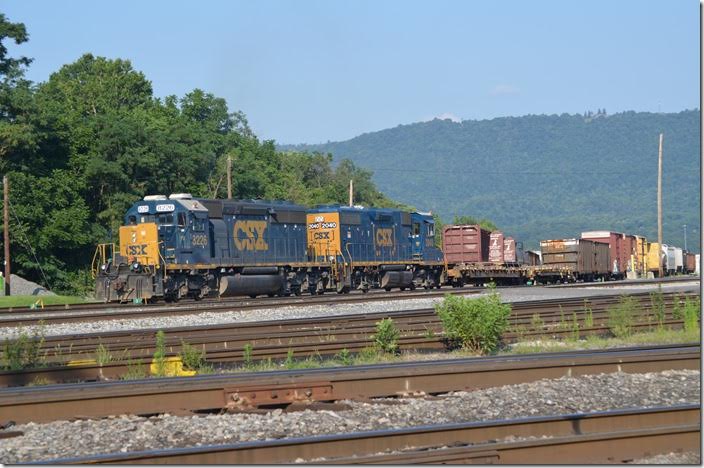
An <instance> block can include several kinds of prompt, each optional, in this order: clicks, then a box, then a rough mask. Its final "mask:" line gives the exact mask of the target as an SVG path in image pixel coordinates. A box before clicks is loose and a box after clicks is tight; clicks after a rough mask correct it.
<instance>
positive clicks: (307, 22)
mask: <svg viewBox="0 0 704 468" xmlns="http://www.w3.org/2000/svg"><path fill="white" fill-rule="evenodd" d="M0 11H1V12H3V13H5V14H6V15H7V16H8V18H9V19H10V20H11V21H13V22H23V23H25V25H26V26H27V28H28V31H29V34H30V41H29V42H28V43H26V44H23V45H21V46H20V47H12V46H11V47H10V50H11V53H13V54H19V53H21V54H23V55H27V56H29V57H33V58H34V63H33V64H32V65H31V66H30V68H29V70H28V73H27V76H28V77H29V78H30V79H32V80H34V81H44V80H46V79H47V78H48V77H49V75H50V74H51V73H52V72H54V71H56V70H58V68H59V67H60V66H61V65H63V64H66V63H70V62H72V61H74V60H76V59H77V58H78V57H79V56H80V55H81V54H83V53H85V52H91V53H93V54H95V55H101V56H106V57H110V58H118V57H119V58H126V59H130V60H131V61H132V64H133V66H134V67H135V68H136V69H137V70H140V71H142V72H144V74H145V75H146V76H147V78H148V79H150V80H151V81H152V83H153V87H154V91H155V94H156V95H157V96H166V95H169V94H176V95H178V96H182V95H184V94H185V93H187V92H188V91H190V90H192V89H193V88H201V89H204V90H206V91H208V92H212V93H213V94H215V95H217V96H220V97H223V98H225V99H226V100H227V102H228V105H229V106H230V108H231V109H232V110H242V111H244V112H245V114H247V116H248V118H249V121H250V125H251V126H252V128H253V129H254V131H255V132H256V133H257V135H259V136H260V137H261V138H263V139H275V140H276V141H277V142H278V143H318V142H324V141H327V140H331V141H336V140H344V139H348V138H351V137H354V136H356V135H359V134H361V133H364V132H370V131H375V130H381V129H384V128H389V127H394V126H396V125H399V124H405V123H411V122H417V121H422V120H428V119H431V118H433V117H435V116H448V117H451V118H459V119H487V118H493V117H500V116H508V115H513V116H517V115H525V114H541V113H548V114H552V113H558V114H559V113H563V112H568V113H581V112H584V111H585V110H594V111H596V109H597V108H606V109H607V111H608V112H610V113H613V112H618V111H623V110H636V111H654V112H657V111H658V110H660V111H662V112H676V111H680V110H683V109H686V108H689V109H692V108H695V107H698V106H699V3H698V2H697V1H695V0H659V1H642V0H639V1H628V0H618V1H616V0H590V1H583V2H579V1H569V0H544V1H537V0H536V1H528V0H499V1H496V0H492V1H489V0H482V1H479V0H474V1H470V0H461V1H430V0H426V1H410V0H403V1H395V0H385V1H378V0H374V1H369V0H357V1H344V2H343V1H332V0H330V1H308V0H296V1H293V0H291V1H268V0H260V1H248V2H242V1H231V0H228V1H203V2H195V1H188V2H186V1H174V0H163V1H162V0H158V1H157V0H154V1H134V0H121V1H120V2H98V1H94V0H93V1H84V0H73V1H39V0H23V1H6V0H1V1H0Z"/></svg>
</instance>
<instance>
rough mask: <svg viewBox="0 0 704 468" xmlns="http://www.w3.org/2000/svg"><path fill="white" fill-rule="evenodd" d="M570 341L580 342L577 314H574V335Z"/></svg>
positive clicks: (572, 334)
mask: <svg viewBox="0 0 704 468" xmlns="http://www.w3.org/2000/svg"><path fill="white" fill-rule="evenodd" d="M570 339H571V340H572V341H579V320H577V312H572V333H571V335H570Z"/></svg>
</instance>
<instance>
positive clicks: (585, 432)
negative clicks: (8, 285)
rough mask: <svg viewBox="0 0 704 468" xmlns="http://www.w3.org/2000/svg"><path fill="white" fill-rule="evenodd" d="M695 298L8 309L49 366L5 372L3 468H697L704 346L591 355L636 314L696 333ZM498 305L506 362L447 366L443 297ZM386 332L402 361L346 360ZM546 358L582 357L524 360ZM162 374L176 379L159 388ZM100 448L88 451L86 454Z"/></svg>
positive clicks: (645, 291) (376, 295)
mask: <svg viewBox="0 0 704 468" xmlns="http://www.w3.org/2000/svg"><path fill="white" fill-rule="evenodd" d="M699 289H700V283H699V278H698V277H694V276H679V277H671V278H663V279H655V280H627V281H610V282H606V283H571V284H556V285H552V286H513V287H510V286H509V287H499V288H497V289H496V290H495V291H496V292H492V290H487V289H486V288H480V287H470V286H464V287H457V288H450V289H447V290H445V291H443V290H440V291H435V290H415V291H403V292H398V293H389V292H386V291H383V290H382V291H370V292H369V293H362V292H361V291H360V292H351V293H350V294H345V295H337V294H335V295H325V296H319V295H317V296H315V297H295V296H293V297H272V298H269V297H264V298H256V299H238V298H222V299H219V300H217V299H216V300H213V299H208V300H204V301H199V302H182V303H177V304H174V303H156V304H122V305H120V304H83V305H78V306H66V307H52V308H49V307H48V308H46V309H44V310H41V309H18V308H13V309H5V310H2V311H0V334H1V335H2V336H4V338H5V339H6V340H10V341H6V343H8V342H11V340H13V339H14V340H17V339H18V337H19V336H21V335H22V334H25V336H34V337H35V338H37V339H39V340H40V342H39V343H38V346H39V348H38V351H37V354H38V355H41V356H42V363H41V365H40V366H39V367H36V368H31V367H29V368H23V369H19V370H7V371H3V372H0V413H1V414H0V421H1V422H2V423H3V427H4V429H3V430H2V431H0V436H2V437H3V439H2V444H0V459H1V460H2V461H3V462H6V463H11V462H21V461H50V462H51V463H71V464H76V463H78V464H82V463H326V464H349V463H355V464H356V463H365V464H369V463H372V464H376V463H525V462H526V460H527V459H530V460H532V461H535V462H538V461H539V462H541V463H554V462H565V463H566V462H570V463H620V462H633V461H648V460H651V459H652V460H658V459H659V458H657V457H661V459H662V460H665V462H679V463H691V462H696V461H698V460H699V456H700V455H699V445H698V443H699V442H698V441H699V437H700V420H701V414H700V401H699V393H700V383H699V382H700V376H699V369H700V367H701V360H700V356H701V348H700V345H699V343H698V342H697V343H686V342H682V343H680V344H676V343H673V344H656V342H657V339H655V341H653V342H652V344H648V343H643V344H641V345H637V344H630V345H629V344H625V343H624V344H621V345H617V347H616V348H612V349H608V348H607V349H599V348H591V349H590V345H589V343H590V340H591V338H597V337H604V336H609V335H611V334H612V333H613V324H612V321H613V311H614V308H617V307H619V305H622V303H623V301H624V298H626V297H628V298H630V299H631V300H633V301H634V302H633V305H634V309H633V311H634V316H633V323H632V324H631V327H632V332H633V333H635V334H636V335H634V336H637V334H638V333H639V332H648V331H653V330H656V329H660V330H672V331H673V332H677V331H678V330H684V329H686V328H687V327H688V326H691V324H690V325H688V324H687V318H686V317H685V316H684V315H683V312H682V310H683V307H685V306H686V305H687V304H695V303H696V304H697V307H699V305H698V304H699ZM492 294H497V295H498V296H500V297H501V300H502V301H503V302H504V303H506V304H510V305H511V312H510V315H509V317H508V322H507V328H506V329H505V330H504V332H503V333H502V336H501V342H502V343H503V344H502V348H501V349H502V351H500V352H499V354H494V355H491V356H484V357H464V356H466V355H462V354H461V353H460V354H457V352H456V351H448V350H449V349H451V348H452V346H451V343H450V342H448V340H447V336H446V330H445V329H444V325H443V322H442V321H441V320H440V318H439V315H438V313H437V311H436V309H435V307H436V306H437V305H438V304H440V303H442V302H443V301H444V300H446V299H445V298H446V297H458V298H467V299H476V298H482V297H489V296H490V295H492ZM448 295H449V296H448ZM385 319H386V320H389V319H390V320H391V321H392V322H393V323H394V325H395V327H396V328H397V329H398V330H399V334H398V337H397V341H396V346H397V348H396V351H395V353H392V354H391V355H389V356H388V357H386V358H381V359H377V360H376V362H374V360H372V361H359V362H354V361H353V360H352V359H350V358H347V359H348V360H346V359H345V358H344V356H357V355H364V354H365V353H367V354H368V353H369V351H370V349H373V348H374V346H375V336H376V334H377V333H378V324H379V323H380V322H381V321H383V320H385ZM697 320H698V317H697ZM697 323H698V322H697ZM32 334H34V335H32ZM157 334H161V335H162V337H163V338H162V339H163V342H162V344H161V345H159V343H157V342H156V340H155V336H157ZM39 336H40V338H39ZM690 336H692V335H690ZM546 341H550V342H554V343H557V344H559V343H563V342H564V343H572V344H579V343H582V344H580V345H579V346H578V348H579V347H581V349H575V350H571V351H554V349H553V350H552V351H550V352H545V351H543V352H539V353H535V352H533V353H528V354H522V353H521V354H515V353H514V352H512V351H511V350H512V348H513V347H514V346H516V347H520V346H521V344H523V343H541V342H546ZM159 346H162V350H163V351H164V352H165V355H164V356H161V357H159ZM184 347H190V348H192V349H196V350H198V353H202V354H200V355H201V357H202V359H203V360H204V361H205V362H207V363H208V365H209V368H208V371H207V372H205V373H201V372H198V371H194V370H190V369H186V367H184V365H183V362H182V359H183V356H184V355H183V351H184ZM516 349H518V348H516ZM448 353H449V354H448ZM105 355H109V359H105ZM394 355H395V356H396V357H393V356H394ZM341 356H342V357H341ZM164 358H165V361H166V362H168V363H173V364H174V365H173V366H172V365H171V364H169V365H168V366H167V367H168V369H167V371H166V372H165V373H164V374H160V375H165V376H162V377H159V376H158V375H152V376H150V374H154V372H155V365H156V363H157V361H158V360H159V359H162V360H163V359H164ZM297 362H299V363H302V364H303V365H302V366H300V367H298V366H296V365H295V363H297ZM311 363H317V364H316V365H315V366H313V367H310V366H309V365H310V364H311ZM308 367H310V368H308ZM107 434H110V436H108V435H107ZM86 437H87V438H89V440H91V441H92V443H91V444H83V445H81V447H85V448H81V449H79V450H77V449H76V444H77V443H78V440H79V439H81V440H85V438H86ZM663 457H664V458H663Z"/></svg>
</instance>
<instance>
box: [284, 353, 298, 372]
mask: <svg viewBox="0 0 704 468" xmlns="http://www.w3.org/2000/svg"><path fill="white" fill-rule="evenodd" d="M284 367H286V369H293V368H294V367H296V361H294V360H293V349H291V348H288V352H287V353H286V360H285V361H284Z"/></svg>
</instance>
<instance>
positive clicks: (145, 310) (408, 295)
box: [0, 287, 485, 327]
mask: <svg viewBox="0 0 704 468" xmlns="http://www.w3.org/2000/svg"><path fill="white" fill-rule="evenodd" d="M484 291H485V289H484V288H468V287H465V288H453V289H445V290H430V291H426V290H414V291H404V292H402V293H397V294H392V293H386V292H385V291H383V292H378V293H374V294H362V293H359V294H352V295H346V294H345V295H337V294H336V295H328V296H314V297H290V298H260V299H250V300H223V301H200V302H191V303H189V304H183V305H164V304H152V305H140V306H132V307H115V306H114V305H109V306H108V307H98V308H95V307H93V304H91V306H90V307H85V308H84V309H85V310H83V311H73V310H70V311H69V312H66V311H65V309H61V308H60V309H44V310H36V309H31V310H30V309H22V310H21V311H19V310H16V309H15V310H13V311H12V312H10V311H8V312H7V313H4V312H3V313H0V327H18V326H23V327H28V326H37V325H41V324H44V325H49V324H56V323H78V322H98V321H102V320H126V319H135V318H144V317H155V316H166V317H172V316H177V315H191V314H195V313H202V312H230V311H233V310H238V311H241V310H252V309H261V308H272V307H296V306H301V307H305V306H311V305H321V304H322V305H324V304H340V303H343V304H355V303H360V302H379V301H394V300H399V299H416V298H421V299H423V298H434V297H443V296H444V295H445V294H455V295H465V294H479V293H481V292H484Z"/></svg>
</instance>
